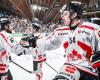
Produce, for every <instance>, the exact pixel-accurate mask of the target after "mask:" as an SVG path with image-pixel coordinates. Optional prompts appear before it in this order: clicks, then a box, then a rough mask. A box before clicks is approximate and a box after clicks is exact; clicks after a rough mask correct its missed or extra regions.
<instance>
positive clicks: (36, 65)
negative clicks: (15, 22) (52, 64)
mask: <svg viewBox="0 0 100 80" xmlns="http://www.w3.org/2000/svg"><path fill="white" fill-rule="evenodd" d="M32 27H33V34H34V36H38V38H41V37H42V34H41V33H40V31H39V30H40V24H39V23H37V22H34V23H32ZM45 61H46V54H45V51H43V50H40V49H39V48H37V47H36V48H34V52H33V71H34V72H35V73H36V80H42V78H43V73H42V65H43V62H45Z"/></svg>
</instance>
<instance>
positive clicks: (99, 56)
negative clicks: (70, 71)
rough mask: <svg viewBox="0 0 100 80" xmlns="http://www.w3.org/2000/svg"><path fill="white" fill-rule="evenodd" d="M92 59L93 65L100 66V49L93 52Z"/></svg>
mask: <svg viewBox="0 0 100 80" xmlns="http://www.w3.org/2000/svg"><path fill="white" fill-rule="evenodd" d="M90 61H91V62H92V66H93V67H94V68H98V67H100V51H98V52H96V53H95V54H93V55H92V56H91V58H90Z"/></svg>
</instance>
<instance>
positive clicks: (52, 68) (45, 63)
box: [44, 62, 58, 73]
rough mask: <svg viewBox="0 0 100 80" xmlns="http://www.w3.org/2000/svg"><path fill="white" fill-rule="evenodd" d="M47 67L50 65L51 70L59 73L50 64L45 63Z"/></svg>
mask: <svg viewBox="0 0 100 80" xmlns="http://www.w3.org/2000/svg"><path fill="white" fill-rule="evenodd" d="M44 63H45V64H46V65H48V66H49V67H50V68H51V69H53V70H54V71H55V72H56V73H58V71H57V70H56V69H54V68H53V67H52V66H51V65H50V64H48V63H47V62H44Z"/></svg>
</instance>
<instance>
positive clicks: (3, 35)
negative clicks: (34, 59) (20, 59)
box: [0, 31, 17, 73]
mask: <svg viewBox="0 0 100 80" xmlns="http://www.w3.org/2000/svg"><path fill="white" fill-rule="evenodd" d="M16 44H17V42H16V41H15V40H14V38H13V37H12V36H11V34H9V33H7V32H5V31H2V32H0V73H5V72H7V71H8V66H9V54H10V53H12V51H13V47H14V46H15V45H16Z"/></svg>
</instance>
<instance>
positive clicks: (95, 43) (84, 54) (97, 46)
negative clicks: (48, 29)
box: [36, 22, 100, 75]
mask: <svg viewBox="0 0 100 80" xmlns="http://www.w3.org/2000/svg"><path fill="white" fill-rule="evenodd" d="M99 28H100V26H98V25H96V24H93V23H89V22H83V23H82V24H81V25H79V26H78V27H77V28H76V29H75V30H74V31H73V30H71V29H70V28H69V27H68V26H63V27H61V28H57V29H56V30H54V32H53V33H52V34H51V35H49V36H48V37H47V38H44V39H43V38H42V39H38V40H37V42H36V43H37V47H38V48H40V49H41V50H42V49H43V50H53V49H56V48H58V47H59V46H60V45H61V44H63V47H64V49H65V53H66V63H68V64H72V65H74V66H76V67H77V68H79V69H81V70H84V71H87V72H89V73H91V74H93V75H97V74H95V73H94V72H93V71H95V69H93V68H92V65H91V62H90V57H91V55H93V54H94V53H95V52H96V51H100V29H99ZM88 68H92V69H93V71H90V70H89V69H88Z"/></svg>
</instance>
